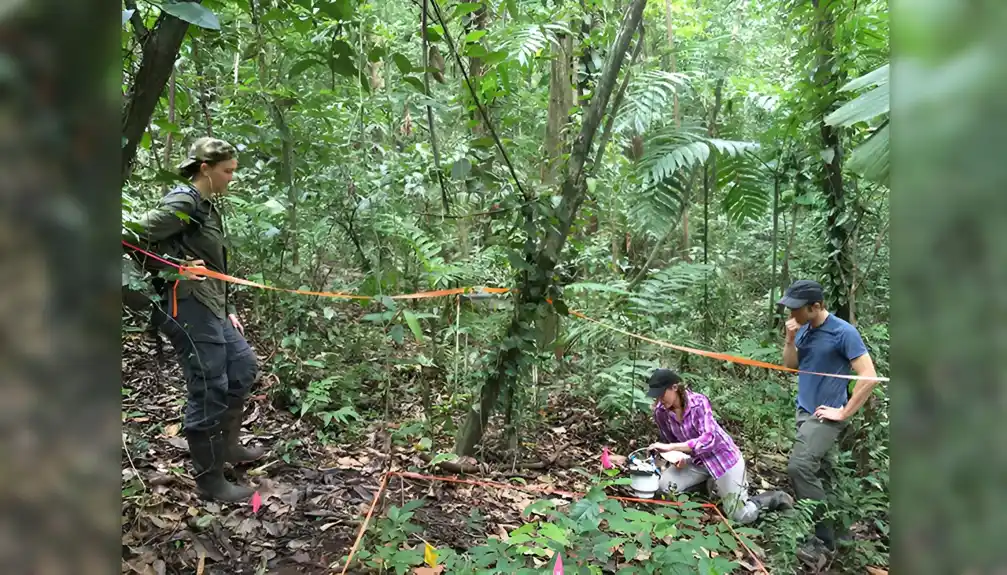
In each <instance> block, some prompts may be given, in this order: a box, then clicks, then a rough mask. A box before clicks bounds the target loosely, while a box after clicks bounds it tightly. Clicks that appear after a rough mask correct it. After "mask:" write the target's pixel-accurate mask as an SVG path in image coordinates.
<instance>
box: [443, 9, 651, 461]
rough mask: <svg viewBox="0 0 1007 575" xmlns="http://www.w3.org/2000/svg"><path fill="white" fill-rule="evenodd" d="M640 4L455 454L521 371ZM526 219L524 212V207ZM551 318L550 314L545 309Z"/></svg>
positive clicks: (606, 73) (473, 440)
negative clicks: (553, 221)
mask: <svg viewBox="0 0 1007 575" xmlns="http://www.w3.org/2000/svg"><path fill="white" fill-rule="evenodd" d="M646 4H647V2H646V0H633V3H632V5H631V6H630V8H629V11H628V13H627V16H626V18H625V20H624V21H623V22H622V25H621V27H620V28H619V34H618V36H617V37H616V40H615V45H614V46H613V47H612V49H611V51H610V53H609V57H608V59H607V61H606V63H605V68H604V70H603V71H602V75H601V78H600V80H599V82H598V86H597V89H596V90H595V93H594V95H593V96H592V98H591V104H590V106H589V107H588V109H587V111H586V113H585V114H584V123H583V125H582V126H581V130H580V133H579V135H578V136H577V139H576V140H575V141H574V145H573V150H572V152H571V154H570V161H569V163H568V164H567V171H566V172H565V176H566V177H565V180H564V182H563V185H562V187H561V190H562V192H561V194H562V195H561V198H560V203H559V206H558V207H557V208H556V214H555V216H556V220H557V225H555V226H552V225H549V226H547V233H546V236H545V238H544V239H543V240H542V242H541V244H539V245H538V246H537V248H536V246H534V244H532V243H531V242H528V243H527V244H526V247H525V261H526V264H528V265H527V269H526V270H525V271H522V272H520V276H521V279H520V282H519V284H518V285H519V291H518V293H517V295H516V299H517V302H516V303H517V305H515V310H514V317H513V319H512V320H511V323H510V326H509V327H508V329H507V333H506V334H505V336H504V337H503V338H501V341H502V342H503V343H502V349H500V350H499V351H498V352H497V357H496V365H495V366H494V367H493V369H492V370H491V371H490V374H489V376H488V377H487V379H486V381H485V382H484V383H483V386H482V389H481V391H480V396H479V403H478V404H477V405H475V406H473V408H472V409H471V410H470V411H469V413H468V416H467V418H466V421H465V423H464V425H463V426H462V429H461V430H460V432H459V435H458V438H457V442H456V444H455V452H456V453H458V454H459V455H471V454H472V453H474V452H475V448H476V446H477V445H478V444H479V442H480V441H481V440H482V436H483V432H484V431H485V429H486V424H487V423H488V421H489V418H490V415H492V413H493V408H494V407H495V406H496V402H497V398H498V396H499V394H500V390H501V389H504V388H506V387H507V386H509V385H516V381H517V375H518V374H519V373H520V372H521V371H522V367H523V365H522V363H523V362H522V361H521V360H522V358H523V356H524V353H523V352H524V350H525V349H527V348H528V347H529V345H528V342H533V341H534V337H533V336H534V334H533V333H529V327H528V326H529V325H530V324H532V323H534V319H535V316H536V315H538V314H541V313H543V312H544V311H546V310H547V308H546V306H547V305H548V304H547V303H546V302H545V300H546V298H547V297H550V296H552V297H555V295H554V294H551V293H550V290H551V288H552V276H553V272H554V270H555V269H556V265H557V264H558V263H559V261H560V259H561V257H562V251H563V245H564V244H565V243H566V238H567V235H568V234H569V232H570V227H571V225H573V220H574V217H575V216H576V214H577V210H578V209H579V208H580V205H581V203H582V202H583V201H584V194H585V191H586V188H587V184H586V174H585V173H584V165H585V163H586V160H587V155H588V153H589V152H590V150H591V145H592V143H593V141H594V136H595V134H596V133H597V131H598V127H599V125H600V124H601V118H602V115H603V113H604V111H605V109H606V108H607V107H608V102H609V99H610V97H611V95H612V91H613V89H614V88H615V82H616V78H617V76H618V73H619V68H620V67H621V65H622V62H623V60H624V58H625V56H626V52H627V51H628V50H629V44H630V42H631V40H632V36H633V33H634V31H635V30H636V29H637V27H638V26H639V25H640V20H641V19H642V17H643V9H644V7H645V6H646ZM525 210H526V211H528V212H529V214H530V208H529V207H526V208H525ZM547 312H548V313H551V312H552V310H547Z"/></svg>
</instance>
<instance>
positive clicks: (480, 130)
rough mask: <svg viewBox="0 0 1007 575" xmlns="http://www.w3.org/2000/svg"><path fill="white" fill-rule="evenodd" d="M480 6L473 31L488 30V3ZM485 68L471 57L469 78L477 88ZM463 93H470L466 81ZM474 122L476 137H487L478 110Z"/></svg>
mask: <svg viewBox="0 0 1007 575" xmlns="http://www.w3.org/2000/svg"><path fill="white" fill-rule="evenodd" d="M480 4H481V6H480V8H479V9H478V10H476V11H475V12H473V13H472V15H471V19H470V21H469V22H470V24H471V28H472V30H473V31H474V30H485V29H486V20H487V12H486V3H485V2H480ZM483 67H484V65H483V61H482V58H477V57H475V56H470V57H469V78H470V79H471V80H472V82H473V85H475V86H479V85H480V84H481V82H478V81H477V80H478V79H480V78H482V76H483V73H484V72H485V70H483ZM462 93H463V94H467V93H468V90H466V89H465V81H464V80H462ZM474 106H475V103H473V107H474ZM487 111H489V110H487ZM472 121H473V122H474V123H475V125H474V126H473V127H472V131H473V132H474V133H475V134H476V136H477V137H479V136H485V135H486V126H485V125H484V124H483V119H482V116H480V114H479V110H478V109H473V110H472Z"/></svg>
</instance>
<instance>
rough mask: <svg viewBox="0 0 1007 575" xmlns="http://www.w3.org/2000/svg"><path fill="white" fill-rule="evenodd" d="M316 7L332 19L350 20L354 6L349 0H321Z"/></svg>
mask: <svg viewBox="0 0 1007 575" xmlns="http://www.w3.org/2000/svg"><path fill="white" fill-rule="evenodd" d="M318 9H319V11H321V12H322V13H323V14H325V15H326V16H328V17H329V18H332V19H333V20H343V21H347V20H351V19H353V13H354V12H355V11H356V6H355V5H354V3H353V2H352V1H351V0H329V1H325V0H323V1H322V2H321V3H319V4H318Z"/></svg>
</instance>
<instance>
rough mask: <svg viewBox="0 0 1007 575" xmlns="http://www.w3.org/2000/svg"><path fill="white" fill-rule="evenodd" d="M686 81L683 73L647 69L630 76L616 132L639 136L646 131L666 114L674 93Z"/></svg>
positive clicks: (686, 82)
mask: <svg viewBox="0 0 1007 575" xmlns="http://www.w3.org/2000/svg"><path fill="white" fill-rule="evenodd" d="M688 80H689V77H688V76H687V75H686V74H680V73H673V72H665V71H663V70H648V71H646V72H643V73H642V74H640V75H638V76H636V77H634V78H633V79H632V80H631V81H630V83H629V90H628V93H627V94H626V101H625V103H624V104H623V105H622V107H620V109H619V115H618V116H617V117H616V122H615V131H616V133H618V134H622V133H625V132H627V131H632V132H633V133H636V134H643V133H644V132H646V131H647V130H649V129H650V127H651V126H652V125H653V124H654V123H655V122H657V120H658V119H660V118H662V117H664V116H666V115H667V112H668V107H669V106H670V105H672V103H673V102H674V97H675V94H676V93H678V92H679V91H681V90H682V89H684V88H685V87H686V86H687V85H688Z"/></svg>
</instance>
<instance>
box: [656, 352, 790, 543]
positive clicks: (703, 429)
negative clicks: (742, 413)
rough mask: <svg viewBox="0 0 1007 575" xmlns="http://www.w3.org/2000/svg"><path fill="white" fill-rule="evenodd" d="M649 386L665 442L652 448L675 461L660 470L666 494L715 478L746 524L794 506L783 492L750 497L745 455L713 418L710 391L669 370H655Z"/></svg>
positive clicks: (732, 511) (728, 508)
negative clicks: (693, 386)
mask: <svg viewBox="0 0 1007 575" xmlns="http://www.w3.org/2000/svg"><path fill="white" fill-rule="evenodd" d="M648 385H649V387H650V390H649V391H648V392H647V397H653V398H656V399H657V402H655V404H654V420H655V421H656V422H657V428H658V430H659V431H660V434H661V441H662V442H661V443H654V444H652V445H651V446H650V448H649V449H650V450H651V451H657V452H660V453H662V454H664V457H665V459H668V460H669V461H671V462H672V463H673V464H672V465H670V466H668V467H667V468H666V469H665V470H664V471H663V472H662V473H661V482H660V491H661V492H668V491H676V492H681V491H684V490H686V489H688V488H690V487H693V486H695V485H698V484H700V483H703V482H704V481H706V480H707V479H708V478H711V477H712V478H713V480H714V482H715V483H716V485H717V495H718V496H719V497H720V499H721V500H722V501H723V503H724V511H725V512H726V513H727V515H729V516H730V517H731V518H732V519H734V520H735V521H737V522H738V523H741V524H747V523H751V522H753V521H755V520H756V519H758V517H759V513H760V512H761V511H762V510H767V511H775V510H777V509H790V508H792V507H793V505H794V500H793V498H792V497H790V495H788V494H786V493H784V492H782V491H766V492H765V493H760V494H759V495H756V496H754V497H749V496H748V487H747V485H746V481H745V458H744V457H742V455H741V451H740V450H739V449H738V447H737V446H736V445H735V444H734V440H733V439H731V436H730V435H728V434H727V432H726V431H724V429H723V428H722V427H720V424H719V423H717V421H716V420H715V419H714V418H713V410H712V409H711V408H710V400H709V399H707V397H706V396H705V395H703V394H701V393H696V392H694V391H689V390H688V389H686V386H685V383H683V382H682V378H680V377H679V376H678V374H677V373H675V372H674V371H671V370H670V369H658V370H656V371H655V372H654V373H653V374H652V375H651V376H650V382H649V383H648ZM674 452H680V453H674ZM682 454H687V455H688V456H685V455H682Z"/></svg>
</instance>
